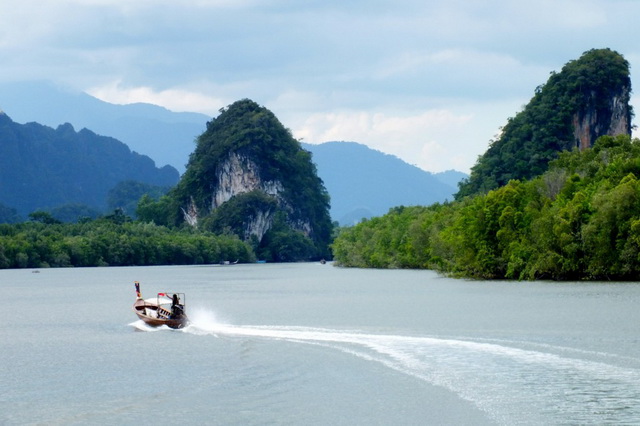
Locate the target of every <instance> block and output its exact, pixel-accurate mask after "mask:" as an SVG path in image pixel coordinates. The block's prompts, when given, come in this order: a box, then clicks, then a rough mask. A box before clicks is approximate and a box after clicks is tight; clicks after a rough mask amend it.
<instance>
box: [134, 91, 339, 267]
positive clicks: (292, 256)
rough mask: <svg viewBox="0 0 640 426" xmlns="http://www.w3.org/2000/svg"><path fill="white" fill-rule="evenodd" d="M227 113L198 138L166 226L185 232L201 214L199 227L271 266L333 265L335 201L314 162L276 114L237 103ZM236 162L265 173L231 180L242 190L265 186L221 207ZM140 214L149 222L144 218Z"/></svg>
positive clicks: (247, 102)
mask: <svg viewBox="0 0 640 426" xmlns="http://www.w3.org/2000/svg"><path fill="white" fill-rule="evenodd" d="M220 112H221V113H220V115H219V116H218V117H216V118H214V119H212V120H211V121H210V122H209V123H207V129H206V131H205V132H204V133H203V134H202V135H200V137H199V138H198V140H197V146H196V149H195V151H194V152H193V154H191V157H190V159H189V164H188V165H187V171H186V172H185V174H184V176H183V177H182V179H181V180H180V182H179V183H178V185H177V186H176V187H175V188H174V190H173V191H171V193H170V194H169V198H168V199H164V200H160V202H161V203H165V205H166V206H168V207H169V208H170V210H171V213H170V214H169V215H168V216H167V217H166V219H168V220H171V221H173V223H172V224H173V225H179V224H180V223H182V221H183V215H182V214H181V212H182V211H183V210H184V211H189V210H190V209H191V208H192V207H193V206H195V210H196V211H197V214H198V224H199V226H201V227H203V228H204V229H206V230H209V231H212V232H214V233H231V234H235V235H237V236H239V237H240V238H242V239H244V240H247V241H251V242H252V244H253V245H254V247H255V249H256V252H257V253H258V254H259V255H260V256H261V257H262V256H264V258H266V259H267V260H273V261H293V260H306V259H309V258H320V257H328V256H329V255H330V253H329V243H330V239H331V230H332V224H331V219H330V216H329V195H328V193H327V191H326V189H325V187H324V185H323V183H322V180H321V179H320V178H318V176H317V171H316V167H315V165H314V164H313V162H312V161H311V154H310V153H309V152H308V151H305V150H304V149H302V148H301V146H300V143H299V142H298V141H297V140H295V139H294V138H293V137H292V136H291V133H290V131H289V130H288V129H286V128H285V127H284V126H283V125H282V124H281V123H280V122H279V121H278V119H277V118H276V117H275V115H274V114H273V113H272V112H271V111H269V110H268V109H266V108H264V107H261V106H259V105H258V104H257V103H255V102H253V101H251V100H248V99H244V100H241V101H238V102H235V103H233V104H232V105H230V106H229V107H227V108H223V109H221V110H220ZM232 155H234V156H236V158H241V159H242V161H244V160H246V161H247V162H250V163H251V164H253V165H255V166H256V167H257V170H256V171H253V170H242V171H240V173H241V174H244V175H245V177H244V178H243V177H238V176H236V175H234V173H233V171H232V172H231V177H230V179H233V178H236V179H237V180H238V183H237V186H242V185H247V183H246V182H245V181H248V180H251V179H253V178H255V179H256V180H257V181H259V182H252V183H251V184H252V185H255V187H247V188H244V189H241V190H240V192H239V193H236V194H233V196H232V197H231V198H230V199H229V200H226V201H225V202H224V203H222V204H221V205H220V206H215V205H214V197H215V194H216V192H219V191H222V192H224V190H225V189H221V188H220V186H221V182H218V179H219V176H220V175H221V173H223V172H224V170H223V169H224V167H229V161H230V158H231V156H232ZM244 166H246V164H244ZM254 172H255V173H257V176H254V175H253V174H252V173H254ZM261 183H262V184H265V185H268V184H270V185H272V187H273V188H275V190H276V191H277V193H273V192H269V191H265V190H263V189H261V187H260V185H261ZM226 190H228V188H227V189H226ZM213 207H215V208H213ZM144 208H147V209H149V210H153V208H154V205H153V204H152V203H149V200H145V206H144ZM144 208H143V210H144ZM138 213H139V214H140V213H142V217H143V218H144V217H146V216H145V213H144V211H140V210H139V212H138ZM261 218H263V219H264V218H267V219H264V220H266V221H267V222H268V225H267V226H266V227H267V230H266V234H264V235H256V234H252V231H253V224H255V223H256V222H259V221H260V219H261ZM291 247H297V248H298V249H296V250H292V249H291Z"/></svg>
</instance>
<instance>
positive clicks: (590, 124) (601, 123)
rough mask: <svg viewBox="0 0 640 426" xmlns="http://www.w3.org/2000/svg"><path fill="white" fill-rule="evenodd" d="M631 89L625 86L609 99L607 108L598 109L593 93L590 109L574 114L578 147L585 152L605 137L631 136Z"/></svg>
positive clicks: (574, 127) (574, 133)
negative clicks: (601, 137)
mask: <svg viewBox="0 0 640 426" xmlns="http://www.w3.org/2000/svg"><path fill="white" fill-rule="evenodd" d="M630 93H631V87H629V86H628V85H624V86H622V87H620V88H619V91H618V92H617V93H612V94H611V95H610V97H609V98H608V99H607V103H606V107H604V108H597V107H596V106H595V105H596V101H597V99H596V93H595V92H592V93H591V97H590V102H589V107H588V108H585V109H582V110H581V111H578V112H576V113H575V114H574V116H573V120H572V124H573V135H574V137H575V141H576V146H577V147H578V148H580V150H581V151H582V150H585V149H587V148H590V147H592V146H593V144H594V142H595V141H596V139H598V138H599V137H600V136H603V135H609V136H617V135H631V109H630V107H629V98H630Z"/></svg>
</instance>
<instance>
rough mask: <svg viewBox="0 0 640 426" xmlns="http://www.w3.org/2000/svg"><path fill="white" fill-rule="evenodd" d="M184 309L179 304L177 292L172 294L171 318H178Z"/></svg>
mask: <svg viewBox="0 0 640 426" xmlns="http://www.w3.org/2000/svg"><path fill="white" fill-rule="evenodd" d="M183 313H184V311H183V309H182V306H181V305H180V298H179V297H178V295H177V294H175V293H174V294H173V299H172V301H171V318H172V319H173V318H180V317H181V316H182V315H183Z"/></svg>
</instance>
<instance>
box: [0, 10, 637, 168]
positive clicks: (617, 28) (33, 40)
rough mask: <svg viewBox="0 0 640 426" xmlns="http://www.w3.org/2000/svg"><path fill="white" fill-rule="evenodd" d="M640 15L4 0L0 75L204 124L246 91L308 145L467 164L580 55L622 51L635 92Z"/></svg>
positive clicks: (433, 164)
mask: <svg viewBox="0 0 640 426" xmlns="http://www.w3.org/2000/svg"><path fill="white" fill-rule="evenodd" d="M638 14H640V1H633V0H540V1H538V2H522V1H515V0H485V1H479V0H450V1H447V2H444V1H432V0H426V1H425V0H398V1H396V2H388V1H386V0H366V1H365V0H354V1H350V2H344V1H341V0H340V1H339V0H323V1H318V0H315V1H304V2H295V1H290V0H270V1H261V0H184V1H181V2H175V1H172V0H139V1H131V0H6V1H3V2H1V3H0V61H1V62H2V64H3V66H2V68H1V69H0V81H5V82H6V81H15V80H25V79H47V80H52V81H53V82H55V83H61V84H63V85H67V86H70V87H73V88H75V89H80V90H85V91H88V92H89V93H91V94H93V95H95V96H97V97H99V98H101V99H103V100H107V101H109V102H115V103H130V102H149V103H155V104H159V105H162V106H164V107H166V108H169V109H171V110H175V111H197V112H204V113H206V114H208V115H216V114H217V111H218V109H219V108H220V107H222V106H226V105H228V104H230V103H232V102H234V101H235V100H238V99H242V98H251V99H253V100H255V101H256V102H258V103H260V104H262V105H264V106H266V107H267V108H269V109H271V110H272V111H273V112H274V113H275V114H276V115H277V116H278V118H279V119H280V120H281V121H282V122H283V124H284V125H285V126H286V127H289V128H291V129H292V130H293V131H294V134H295V135H296V136H298V137H304V139H305V140H307V141H310V142H324V141H327V140H353V141H356V142H360V143H365V144H368V145H370V146H372V147H373V148H376V149H380V150H382V151H384V152H388V153H391V154H395V155H397V156H399V157H400V158H403V159H404V160H406V161H408V162H410V163H413V164H417V165H419V166H420V167H423V168H425V169H428V170H440V169H446V168H451V167H455V168H458V169H460V170H462V171H468V168H469V167H470V166H471V165H472V164H473V163H474V162H475V160H476V158H477V156H478V155H480V154H482V153H483V152H484V151H485V150H486V148H487V144H488V141H489V139H491V138H492V137H493V136H494V135H495V133H496V132H497V129H498V128H499V126H501V125H503V124H504V123H506V120H507V118H508V117H510V116H513V115H514V114H515V113H516V112H517V110H518V109H520V108H521V106H522V105H524V104H526V103H527V101H528V100H529V99H530V97H531V96H532V95H533V91H534V89H535V87H536V86H538V85H540V84H543V83H545V81H546V79H547V78H548V75H549V72H550V71H559V70H560V68H561V67H562V65H563V64H564V63H566V62H568V61H569V60H572V59H576V58H578V57H579V55H580V54H581V53H582V52H583V51H585V50H588V49H591V48H599V47H611V48H613V49H615V50H617V51H619V52H620V53H622V54H624V55H625V57H626V58H627V59H628V60H629V61H630V62H631V65H632V68H631V72H632V81H633V82H634V83H637V81H638V80H637V79H636V78H640V73H639V72H638V71H637V69H640V68H639V67H640V65H638V64H639V63H640V48H639V47H638V45H637V43H636V40H638V37H639V36H640V27H639V26H637V25H635V23H634V22H633V20H631V19H629V17H630V16H637V15H638ZM633 104H634V105H635V104H638V98H637V97H636V96H634V98H633ZM636 109H638V108H636Z"/></svg>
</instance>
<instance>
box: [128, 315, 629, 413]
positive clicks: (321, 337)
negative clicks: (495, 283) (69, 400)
mask: <svg viewBox="0 0 640 426" xmlns="http://www.w3.org/2000/svg"><path fill="white" fill-rule="evenodd" d="M192 319H193V322H192V324H190V325H189V326H188V327H186V328H185V329H183V330H179V331H178V332H183V333H189V334H192V335H199V336H202V337H203V338H206V337H231V338H233V337H237V338H260V339H271V340H283V341H288V342H297V343H300V344H313V345H320V346H323V347H326V348H327V349H329V350H335V351H340V352H343V353H347V354H350V355H353V356H354V357H357V358H359V359H361V360H363V361H369V362H371V361H372V362H376V363H379V364H381V365H383V366H385V367H387V368H389V369H392V370H395V371H397V372H400V373H402V374H406V375H409V376H412V377H414V378H417V379H419V380H422V381H425V382H427V383H429V384H432V385H436V386H441V387H443V388H445V389H447V390H449V391H451V392H454V393H455V394H457V395H458V396H459V397H461V398H463V399H465V400H467V401H470V402H472V403H473V404H474V405H476V406H477V407H478V408H480V409H481V410H483V411H484V412H486V413H487V414H488V415H489V416H490V417H491V418H492V419H493V420H494V421H496V422H497V423H500V424H606V423H616V424H639V423H640V404H638V401H640V373H639V371H638V370H637V369H634V368H627V367H622V366H617V365H616V361H619V360H616V358H621V357H618V356H614V355H611V354H606V353H601V352H590V351H583V350H575V349H570V348H564V347H557V346H552V345H546V344H544V345H543V344H532V343H530V342H517V341H507V340H496V339H492V340H473V339H464V338H460V339H458V338H439V337H419V336H398V335H384V334H368V333H363V332H358V331H355V330H332V329H325V328H308V327H295V326H287V327H282V326H244V325H230V324H223V323H219V322H217V321H216V320H215V318H214V316H213V315H212V314H211V313H210V312H207V311H200V312H197V313H196V314H195V315H194V316H193V318H192ZM132 326H134V327H136V328H137V329H139V330H142V331H154V332H159V331H160V332H162V331H164V332H175V330H170V329H168V328H159V329H154V328H151V327H148V326H146V325H145V324H144V323H142V322H141V321H137V322H135V323H132Z"/></svg>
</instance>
